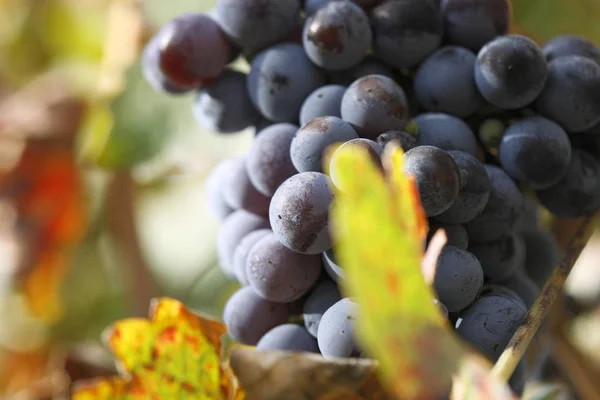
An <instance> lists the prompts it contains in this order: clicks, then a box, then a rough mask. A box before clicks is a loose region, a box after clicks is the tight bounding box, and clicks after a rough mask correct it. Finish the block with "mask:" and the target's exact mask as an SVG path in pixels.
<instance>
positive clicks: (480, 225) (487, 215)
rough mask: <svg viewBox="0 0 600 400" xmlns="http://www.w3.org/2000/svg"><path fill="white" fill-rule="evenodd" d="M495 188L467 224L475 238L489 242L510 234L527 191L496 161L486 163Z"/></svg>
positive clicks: (472, 237) (471, 236) (521, 210)
mask: <svg viewBox="0 0 600 400" xmlns="http://www.w3.org/2000/svg"><path fill="white" fill-rule="evenodd" d="M484 168H485V169H486V171H487V173H488V176H489V178H490V183H491V191H490V196H489V199H488V202H487V204H486V205H485V207H484V208H483V210H482V211H481V212H480V213H479V214H478V215H477V216H476V217H475V218H474V219H473V220H471V221H469V222H467V223H466V224H465V228H466V229H467V233H468V234H469V238H470V239H471V242H478V243H487V242H493V241H494V240H497V239H500V238H501V237H503V236H506V235H508V234H509V233H510V232H511V230H512V229H513V227H514V226H515V223H516V221H517V219H518V218H519V216H520V215H521V213H522V212H523V209H524V207H525V205H524V204H525V199H524V196H523V193H521V191H520V190H519V188H518V187H517V185H515V183H514V182H513V180H512V179H510V177H509V176H508V175H506V173H505V172H504V171H503V170H502V169H500V168H498V167H496V166H493V165H488V164H486V165H484Z"/></svg>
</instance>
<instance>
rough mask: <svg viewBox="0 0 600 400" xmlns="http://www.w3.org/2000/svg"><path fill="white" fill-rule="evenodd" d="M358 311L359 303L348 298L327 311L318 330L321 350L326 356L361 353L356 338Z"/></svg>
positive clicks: (348, 355)
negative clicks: (355, 325)
mask: <svg viewBox="0 0 600 400" xmlns="http://www.w3.org/2000/svg"><path fill="white" fill-rule="evenodd" d="M357 313H358V305H357V304H356V303H353V302H352V301H351V300H350V299H347V298H346V299H342V300H340V301H338V302H337V303H335V304H334V305H332V306H331V307H329V309H328V310H327V311H325V313H324V314H323V316H322V317H321V322H320V323H319V329H318V331H317V341H318V343H319V350H320V351H321V354H323V356H324V357H325V358H333V357H356V356H357V355H358V354H359V352H360V351H359V349H358V346H357V344H356V341H355V340H354V329H355V328H354V324H355V322H354V321H355V319H356V315H357Z"/></svg>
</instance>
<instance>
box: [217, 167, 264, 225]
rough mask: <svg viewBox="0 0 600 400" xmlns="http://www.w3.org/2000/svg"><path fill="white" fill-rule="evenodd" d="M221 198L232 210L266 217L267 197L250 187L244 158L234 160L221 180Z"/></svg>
mask: <svg viewBox="0 0 600 400" xmlns="http://www.w3.org/2000/svg"><path fill="white" fill-rule="evenodd" d="M223 196H225V201H227V203H228V204H229V205H231V206H232V207H233V208H235V209H238V208H243V209H244V210H248V211H250V212H252V213H254V214H258V215H268V213H269V203H270V200H269V198H268V197H266V196H265V195H263V194H262V193H260V192H259V191H258V190H256V188H255V187H254V186H253V185H252V182H251V181H250V178H249V177H248V171H247V170H246V162H245V158H236V159H235V160H234V163H233V164H232V167H231V169H230V170H229V173H228V174H227V175H226V176H225V179H224V180H223Z"/></svg>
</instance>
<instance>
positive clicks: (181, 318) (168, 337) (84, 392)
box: [73, 298, 243, 400]
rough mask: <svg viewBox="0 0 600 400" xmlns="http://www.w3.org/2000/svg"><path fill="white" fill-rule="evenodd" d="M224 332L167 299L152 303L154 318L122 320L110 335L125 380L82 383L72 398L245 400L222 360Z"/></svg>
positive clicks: (88, 399) (114, 378)
mask: <svg viewBox="0 0 600 400" xmlns="http://www.w3.org/2000/svg"><path fill="white" fill-rule="evenodd" d="M225 331H226V330H225V326H224V325H223V324H221V323H219V322H216V321H211V320H208V319H204V318H202V317H200V316H198V315H196V314H194V313H192V312H191V311H189V310H188V309H186V308H185V307H184V306H183V304H181V303H180V302H178V301H176V300H172V299H168V298H162V299H160V300H158V301H156V302H155V303H154V304H153V305H152V307H151V310H150V319H149V320H146V319H140V318H131V319H126V320H122V321H119V322H117V323H116V324H115V325H113V326H112V327H110V328H109V329H108V330H107V331H106V333H105V341H106V343H107V344H108V346H109V347H110V349H111V351H112V352H113V354H114V356H115V357H116V359H117V360H118V366H119V367H120V369H121V373H122V377H112V378H108V379H98V380H94V381H84V382H83V383H79V384H78V385H77V387H76V389H75V394H74V396H73V399H74V400H92V399H96V400H97V399H126V398H127V399H130V398H136V399H171V398H181V399H210V400H217V399H234V398H235V399H242V398H243V392H241V391H240V390H239V389H238V388H237V381H236V380H235V378H234V376H233V374H232V373H231V371H230V369H229V366H228V365H225V364H224V363H222V361H221V356H220V351H221V339H220V337H221V336H222V335H223V334H224V333H225Z"/></svg>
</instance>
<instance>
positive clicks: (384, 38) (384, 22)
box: [371, 0, 443, 69]
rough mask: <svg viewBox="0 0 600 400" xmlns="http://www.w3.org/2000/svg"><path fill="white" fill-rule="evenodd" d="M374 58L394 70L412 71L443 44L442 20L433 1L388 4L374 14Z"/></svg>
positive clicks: (400, 1)
mask: <svg viewBox="0 0 600 400" xmlns="http://www.w3.org/2000/svg"><path fill="white" fill-rule="evenodd" d="M371 25H372V26H373V33H374V43H373V47H374V52H375V55H376V56H377V57H378V58H380V59H381V60H383V61H384V62H385V63H386V64H388V65H390V66H392V67H394V68H400V69H401V68H412V67H415V66H416V65H417V64H419V63H420V62H421V61H422V60H423V59H424V58H425V57H427V56H428V55H429V54H430V53H432V52H433V51H434V50H435V49H437V48H438V47H439V45H440V44H441V42H442V36H443V24H442V17H441V15H440V13H439V11H438V9H437V7H436V6H435V4H433V3H432V2H431V1H412V0H396V1H386V2H384V3H382V4H380V5H378V6H377V7H375V8H374V9H373V11H372V12H371Z"/></svg>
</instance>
